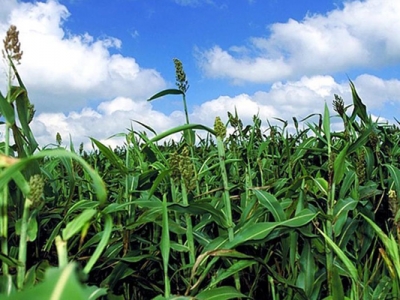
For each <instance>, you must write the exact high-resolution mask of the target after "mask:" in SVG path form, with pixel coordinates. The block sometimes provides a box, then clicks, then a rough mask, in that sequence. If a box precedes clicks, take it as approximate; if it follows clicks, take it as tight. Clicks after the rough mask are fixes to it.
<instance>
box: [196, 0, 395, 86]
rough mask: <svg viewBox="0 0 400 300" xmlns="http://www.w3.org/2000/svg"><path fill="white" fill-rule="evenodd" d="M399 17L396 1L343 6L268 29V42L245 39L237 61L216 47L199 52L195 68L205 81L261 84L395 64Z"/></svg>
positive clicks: (234, 55) (368, 0)
mask: <svg viewBox="0 0 400 300" xmlns="http://www.w3.org/2000/svg"><path fill="white" fill-rule="evenodd" d="M399 15H400V2H399V1H387V0H366V1H351V2H344V6H343V8H337V9H335V10H332V11H330V12H328V13H327V14H325V15H321V14H314V15H307V16H306V17H305V18H304V19H303V20H301V21H296V20H293V19H290V20H288V21H287V22H286V23H275V24H273V25H271V26H270V27H269V30H270V35H269V37H268V38H262V37H253V38H250V39H249V45H248V46H247V49H248V51H245V52H243V51H242V53H244V54H243V55H238V53H235V51H230V50H224V49H222V48H221V47H219V46H214V47H212V48H211V49H208V50H205V51H200V52H199V53H198V59H199V64H200V66H201V68H202V69H203V70H204V72H205V73H206V74H207V75H208V76H210V77H220V78H229V79H231V80H233V81H234V82H240V81H250V82H258V83H262V82H274V81H277V80H282V79H287V78H292V79H295V78H299V77H301V76H302V75H307V76H312V75H316V74H329V73H332V72H337V71H342V70H349V69H351V68H355V67H376V66H382V65H389V64H391V63H394V62H396V63H399V62H400V59H399V56H398V53H399V52H400V38H399V35H398V28H400V18H399V17H398V16H399ZM249 53H250V54H249Z"/></svg>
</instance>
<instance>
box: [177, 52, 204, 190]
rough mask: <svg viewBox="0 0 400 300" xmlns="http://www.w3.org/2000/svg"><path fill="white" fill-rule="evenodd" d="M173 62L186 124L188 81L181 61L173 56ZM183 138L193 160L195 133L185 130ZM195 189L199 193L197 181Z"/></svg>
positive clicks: (188, 122) (188, 121)
mask: <svg viewBox="0 0 400 300" xmlns="http://www.w3.org/2000/svg"><path fill="white" fill-rule="evenodd" d="M174 64H175V76H176V86H177V87H178V90H180V91H181V92H182V100H183V109H184V111H185V119H186V124H190V120H189V113H188V109H187V103H186V92H187V90H188V89H189V82H188V80H187V79H186V73H185V71H184V70H183V65H182V62H181V61H180V60H179V59H177V58H174ZM184 137H185V140H186V143H187V145H188V146H189V149H190V155H191V157H192V160H193V161H194V157H195V156H194V144H195V134H194V131H193V130H191V129H188V130H185V135H184ZM193 171H194V174H195V177H197V170H196V169H195V168H194V169H193ZM196 191H197V193H198V194H199V193H200V186H199V183H198V181H196Z"/></svg>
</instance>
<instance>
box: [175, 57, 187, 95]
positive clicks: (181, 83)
mask: <svg viewBox="0 0 400 300" xmlns="http://www.w3.org/2000/svg"><path fill="white" fill-rule="evenodd" d="M174 64H175V75H176V85H177V86H178V88H179V90H180V91H182V92H183V93H186V91H187V90H188V88H189V83H188V81H187V80H186V73H185V71H184V70H183V65H182V62H181V61H180V60H179V59H177V58H174Z"/></svg>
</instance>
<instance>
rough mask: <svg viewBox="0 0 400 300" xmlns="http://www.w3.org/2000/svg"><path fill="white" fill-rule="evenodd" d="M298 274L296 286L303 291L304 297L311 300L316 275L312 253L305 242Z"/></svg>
mask: <svg viewBox="0 0 400 300" xmlns="http://www.w3.org/2000/svg"><path fill="white" fill-rule="evenodd" d="M299 263H300V273H299V275H298V277H297V282H296V285H297V286H298V287H300V288H302V289H303V290H304V292H305V293H306V295H307V296H308V297H309V298H311V295H312V292H313V290H314V284H315V275H316V274H317V270H318V269H317V268H316V265H315V258H314V253H313V251H312V250H311V247H310V244H309V242H308V241H305V243H304V247H303V251H302V252H301V256H300V260H299Z"/></svg>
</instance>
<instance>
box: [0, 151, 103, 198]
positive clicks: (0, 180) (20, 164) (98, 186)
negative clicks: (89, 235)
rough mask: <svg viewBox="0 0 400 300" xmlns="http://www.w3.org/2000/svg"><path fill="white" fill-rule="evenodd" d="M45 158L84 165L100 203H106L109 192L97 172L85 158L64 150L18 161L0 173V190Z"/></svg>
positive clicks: (42, 152)
mask: <svg viewBox="0 0 400 300" xmlns="http://www.w3.org/2000/svg"><path fill="white" fill-rule="evenodd" d="M45 157H46V158H50V157H54V158H59V157H69V158H72V159H74V160H76V161H77V162H79V163H80V164H81V165H82V167H83V168H84V169H85V170H86V172H88V174H89V176H90V177H91V178H92V180H93V187H94V189H95V192H96V194H97V197H98V199H99V201H100V202H104V201H105V200H106V198H107V191H106V188H105V185H104V182H103V180H102V179H101V177H100V176H99V175H98V174H97V173H96V171H94V170H93V169H92V167H91V166H89V164H88V163H87V162H86V161H85V160H84V159H83V158H81V157H79V156H78V155H77V154H75V153H71V152H68V151H66V150H64V149H55V150H42V151H40V152H38V153H35V154H34V155H32V156H29V157H26V158H22V159H19V160H17V161H16V162H15V163H14V164H12V165H11V166H9V167H7V168H5V169H4V170H3V171H2V172H1V173H0V189H1V188H3V187H4V186H5V185H6V184H7V183H8V182H9V181H10V180H11V179H13V178H14V176H15V173H16V172H20V171H22V170H23V169H24V168H27V167H29V163H30V162H33V161H35V160H40V159H43V158H45Z"/></svg>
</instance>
